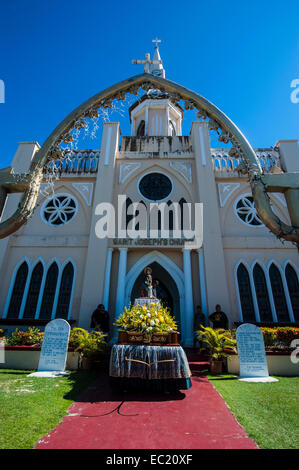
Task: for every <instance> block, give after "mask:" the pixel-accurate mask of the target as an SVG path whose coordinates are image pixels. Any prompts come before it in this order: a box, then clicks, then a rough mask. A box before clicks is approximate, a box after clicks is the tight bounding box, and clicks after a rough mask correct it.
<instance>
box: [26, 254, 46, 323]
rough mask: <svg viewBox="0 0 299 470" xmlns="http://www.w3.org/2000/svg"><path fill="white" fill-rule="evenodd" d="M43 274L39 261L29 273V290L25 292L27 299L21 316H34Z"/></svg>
mask: <svg viewBox="0 0 299 470" xmlns="http://www.w3.org/2000/svg"><path fill="white" fill-rule="evenodd" d="M43 274H44V268H43V265H42V263H41V262H39V263H37V265H36V266H35V268H34V269H33V271H32V274H31V279H30V285H29V290H28V294H27V300H26V305H25V310H24V314H23V318H34V317H35V312H36V307H37V302H38V297H39V291H40V286H41V283H42V279H43Z"/></svg>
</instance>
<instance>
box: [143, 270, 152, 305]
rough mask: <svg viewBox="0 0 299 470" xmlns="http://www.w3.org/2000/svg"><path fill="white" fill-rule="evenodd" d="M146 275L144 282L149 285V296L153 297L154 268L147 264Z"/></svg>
mask: <svg viewBox="0 0 299 470" xmlns="http://www.w3.org/2000/svg"><path fill="white" fill-rule="evenodd" d="M144 274H145V275H146V277H145V281H144V284H145V285H146V286H147V296H148V297H149V298H150V299H151V298H153V278H152V269H151V268H150V267H149V266H147V267H146V268H145V270H144Z"/></svg>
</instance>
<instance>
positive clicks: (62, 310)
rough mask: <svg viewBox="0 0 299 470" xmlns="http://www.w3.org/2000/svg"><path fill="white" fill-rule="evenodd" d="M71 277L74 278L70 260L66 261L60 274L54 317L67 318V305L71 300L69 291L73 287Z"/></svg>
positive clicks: (70, 291) (68, 305)
mask: <svg viewBox="0 0 299 470" xmlns="http://www.w3.org/2000/svg"><path fill="white" fill-rule="evenodd" d="M73 279H74V268H73V265H72V263H71V262H69V263H67V265H66V266H65V268H64V270H63V272H62V276H61V283H60V289H59V296H58V304H57V308H56V315H55V316H56V318H65V319H66V318H67V317H68V312H69V307H70V300H71V293H72V287H73Z"/></svg>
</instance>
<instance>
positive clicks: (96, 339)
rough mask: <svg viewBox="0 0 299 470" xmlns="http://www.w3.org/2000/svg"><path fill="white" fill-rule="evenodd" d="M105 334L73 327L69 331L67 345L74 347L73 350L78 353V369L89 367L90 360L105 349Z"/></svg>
mask: <svg viewBox="0 0 299 470" xmlns="http://www.w3.org/2000/svg"><path fill="white" fill-rule="evenodd" d="M105 336H107V335H106V334H103V333H102V332H101V331H93V332H92V333H89V331H87V330H84V329H83V328H73V329H72V331H71V333H70V341H69V346H71V347H74V350H75V351H78V352H79V353H80V363H79V364H80V365H79V367H80V369H89V368H90V367H91V365H92V362H93V361H95V360H96V359H97V358H98V357H99V356H100V355H101V354H102V352H103V351H104V350H105V348H106V345H107V344H106V342H105V340H104V338H105Z"/></svg>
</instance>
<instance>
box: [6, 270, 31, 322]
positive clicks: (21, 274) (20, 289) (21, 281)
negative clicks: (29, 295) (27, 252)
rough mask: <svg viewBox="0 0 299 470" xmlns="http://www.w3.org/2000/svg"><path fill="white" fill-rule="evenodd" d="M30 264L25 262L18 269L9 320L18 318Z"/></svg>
mask: <svg viewBox="0 0 299 470" xmlns="http://www.w3.org/2000/svg"><path fill="white" fill-rule="evenodd" d="M28 271H29V269H28V264H27V263H26V261H24V262H23V263H22V264H21V266H20V267H19V269H18V272H17V275H16V277H15V282H14V286H13V290H12V294H11V298H10V302H9V307H8V311H7V318H18V316H19V313H20V308H21V304H22V300H23V295H24V290H25V286H26V281H27V276H28Z"/></svg>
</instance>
